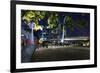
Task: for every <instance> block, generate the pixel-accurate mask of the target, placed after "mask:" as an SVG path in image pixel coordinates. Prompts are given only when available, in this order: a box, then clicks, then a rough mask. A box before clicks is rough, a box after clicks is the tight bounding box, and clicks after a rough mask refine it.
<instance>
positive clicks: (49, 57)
mask: <svg viewBox="0 0 100 73" xmlns="http://www.w3.org/2000/svg"><path fill="white" fill-rule="evenodd" d="M89 56H90V50H89V48H87V47H64V48H61V47H60V48H58V47H57V48H40V49H37V50H36V51H35V53H34V54H33V59H32V61H34V62H42V61H61V60H85V59H89Z"/></svg>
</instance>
